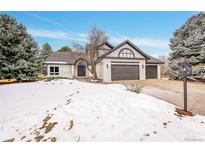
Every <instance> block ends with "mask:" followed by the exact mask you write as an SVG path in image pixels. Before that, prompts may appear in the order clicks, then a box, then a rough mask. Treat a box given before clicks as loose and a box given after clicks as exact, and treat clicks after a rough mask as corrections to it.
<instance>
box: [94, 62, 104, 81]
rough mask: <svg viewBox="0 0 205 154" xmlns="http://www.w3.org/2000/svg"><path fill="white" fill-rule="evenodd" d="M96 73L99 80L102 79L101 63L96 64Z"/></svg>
mask: <svg viewBox="0 0 205 154" xmlns="http://www.w3.org/2000/svg"><path fill="white" fill-rule="evenodd" d="M96 71H97V75H98V78H99V79H103V62H102V61H101V62H100V63H98V64H97V66H96Z"/></svg>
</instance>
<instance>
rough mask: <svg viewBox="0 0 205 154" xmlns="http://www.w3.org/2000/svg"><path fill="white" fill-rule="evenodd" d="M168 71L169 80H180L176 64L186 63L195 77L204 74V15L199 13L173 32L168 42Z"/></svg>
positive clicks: (178, 68)
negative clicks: (188, 63) (169, 50)
mask: <svg viewBox="0 0 205 154" xmlns="http://www.w3.org/2000/svg"><path fill="white" fill-rule="evenodd" d="M170 48H171V50H172V52H171V53H170V59H169V60H170V64H169V66H170V70H169V76H170V78H171V79H181V76H180V71H179V70H180V67H179V65H178V62H183V61H187V62H190V63H191V64H192V66H193V69H192V74H193V75H195V76H199V75H203V74H204V73H205V14H204V13H199V14H197V15H194V16H192V17H191V18H190V19H188V21H187V22H186V23H185V24H184V25H182V26H181V27H180V28H179V29H177V30H176V32H174V37H173V38H172V39H171V40H170Z"/></svg>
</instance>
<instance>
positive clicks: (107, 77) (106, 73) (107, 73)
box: [102, 59, 145, 82]
mask: <svg viewBox="0 0 205 154" xmlns="http://www.w3.org/2000/svg"><path fill="white" fill-rule="evenodd" d="M112 64H120V65H138V66H139V79H140V80H145V60H143V59H142V60H136V59H103V60H102V68H103V74H102V76H103V81H104V82H111V65H112Z"/></svg>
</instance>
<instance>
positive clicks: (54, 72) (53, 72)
mask: <svg viewBox="0 0 205 154" xmlns="http://www.w3.org/2000/svg"><path fill="white" fill-rule="evenodd" d="M49 72H50V75H59V67H58V66H50V69H49Z"/></svg>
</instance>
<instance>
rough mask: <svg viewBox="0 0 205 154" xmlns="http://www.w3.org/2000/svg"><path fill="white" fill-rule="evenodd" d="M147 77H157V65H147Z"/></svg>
mask: <svg viewBox="0 0 205 154" xmlns="http://www.w3.org/2000/svg"><path fill="white" fill-rule="evenodd" d="M146 79H157V66H146Z"/></svg>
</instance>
